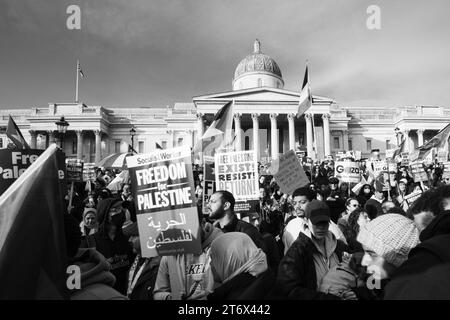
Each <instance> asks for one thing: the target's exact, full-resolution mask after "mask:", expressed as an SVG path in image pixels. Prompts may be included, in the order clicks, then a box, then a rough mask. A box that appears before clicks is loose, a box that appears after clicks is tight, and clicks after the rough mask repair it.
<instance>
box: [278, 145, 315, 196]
mask: <svg viewBox="0 0 450 320" xmlns="http://www.w3.org/2000/svg"><path fill="white" fill-rule="evenodd" d="M269 171H270V173H271V174H272V175H273V176H274V177H275V180H276V182H277V184H278V185H279V186H280V189H281V192H283V193H285V194H289V195H292V194H293V193H294V191H295V189H297V188H301V187H304V186H305V185H307V184H309V179H308V177H307V176H306V174H305V171H304V170H303V166H302V165H301V164H300V162H299V161H298V159H297V156H296V155H295V152H294V151H293V150H289V151H288V152H286V153H285V154H283V155H281V156H280V157H279V158H278V159H275V160H273V161H272V163H271V164H270V167H269Z"/></svg>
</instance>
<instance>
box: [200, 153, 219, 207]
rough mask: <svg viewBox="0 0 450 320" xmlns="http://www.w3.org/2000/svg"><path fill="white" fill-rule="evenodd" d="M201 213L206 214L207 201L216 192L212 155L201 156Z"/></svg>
mask: <svg viewBox="0 0 450 320" xmlns="http://www.w3.org/2000/svg"><path fill="white" fill-rule="evenodd" d="M203 161H204V166H203V194H202V203H203V207H202V210H203V214H208V213H209V212H208V206H207V204H208V201H209V198H210V197H211V195H212V194H213V193H214V192H216V176H215V173H214V157H206V156H205V157H203Z"/></svg>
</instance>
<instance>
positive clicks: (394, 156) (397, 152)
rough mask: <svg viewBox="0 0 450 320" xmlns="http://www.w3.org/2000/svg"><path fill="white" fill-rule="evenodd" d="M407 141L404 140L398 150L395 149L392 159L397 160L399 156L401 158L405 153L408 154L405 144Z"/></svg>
mask: <svg viewBox="0 0 450 320" xmlns="http://www.w3.org/2000/svg"><path fill="white" fill-rule="evenodd" d="M405 141H406V139H404V140H403V141H402V143H400V145H399V146H398V148H397V149H395V151H394V154H393V155H392V159H395V158H396V157H398V156H401V155H402V153H403V152H406V150H405V149H406V143H405Z"/></svg>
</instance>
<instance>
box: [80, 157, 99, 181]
mask: <svg viewBox="0 0 450 320" xmlns="http://www.w3.org/2000/svg"><path fill="white" fill-rule="evenodd" d="M95 178H96V177H95V163H94V162H86V163H84V164H83V181H95Z"/></svg>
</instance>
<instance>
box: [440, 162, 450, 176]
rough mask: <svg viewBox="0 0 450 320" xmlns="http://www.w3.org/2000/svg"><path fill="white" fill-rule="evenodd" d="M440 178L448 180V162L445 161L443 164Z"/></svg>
mask: <svg viewBox="0 0 450 320" xmlns="http://www.w3.org/2000/svg"><path fill="white" fill-rule="evenodd" d="M442 178H443V179H446V178H450V162H449V161H446V162H444V172H443V173H442Z"/></svg>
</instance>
